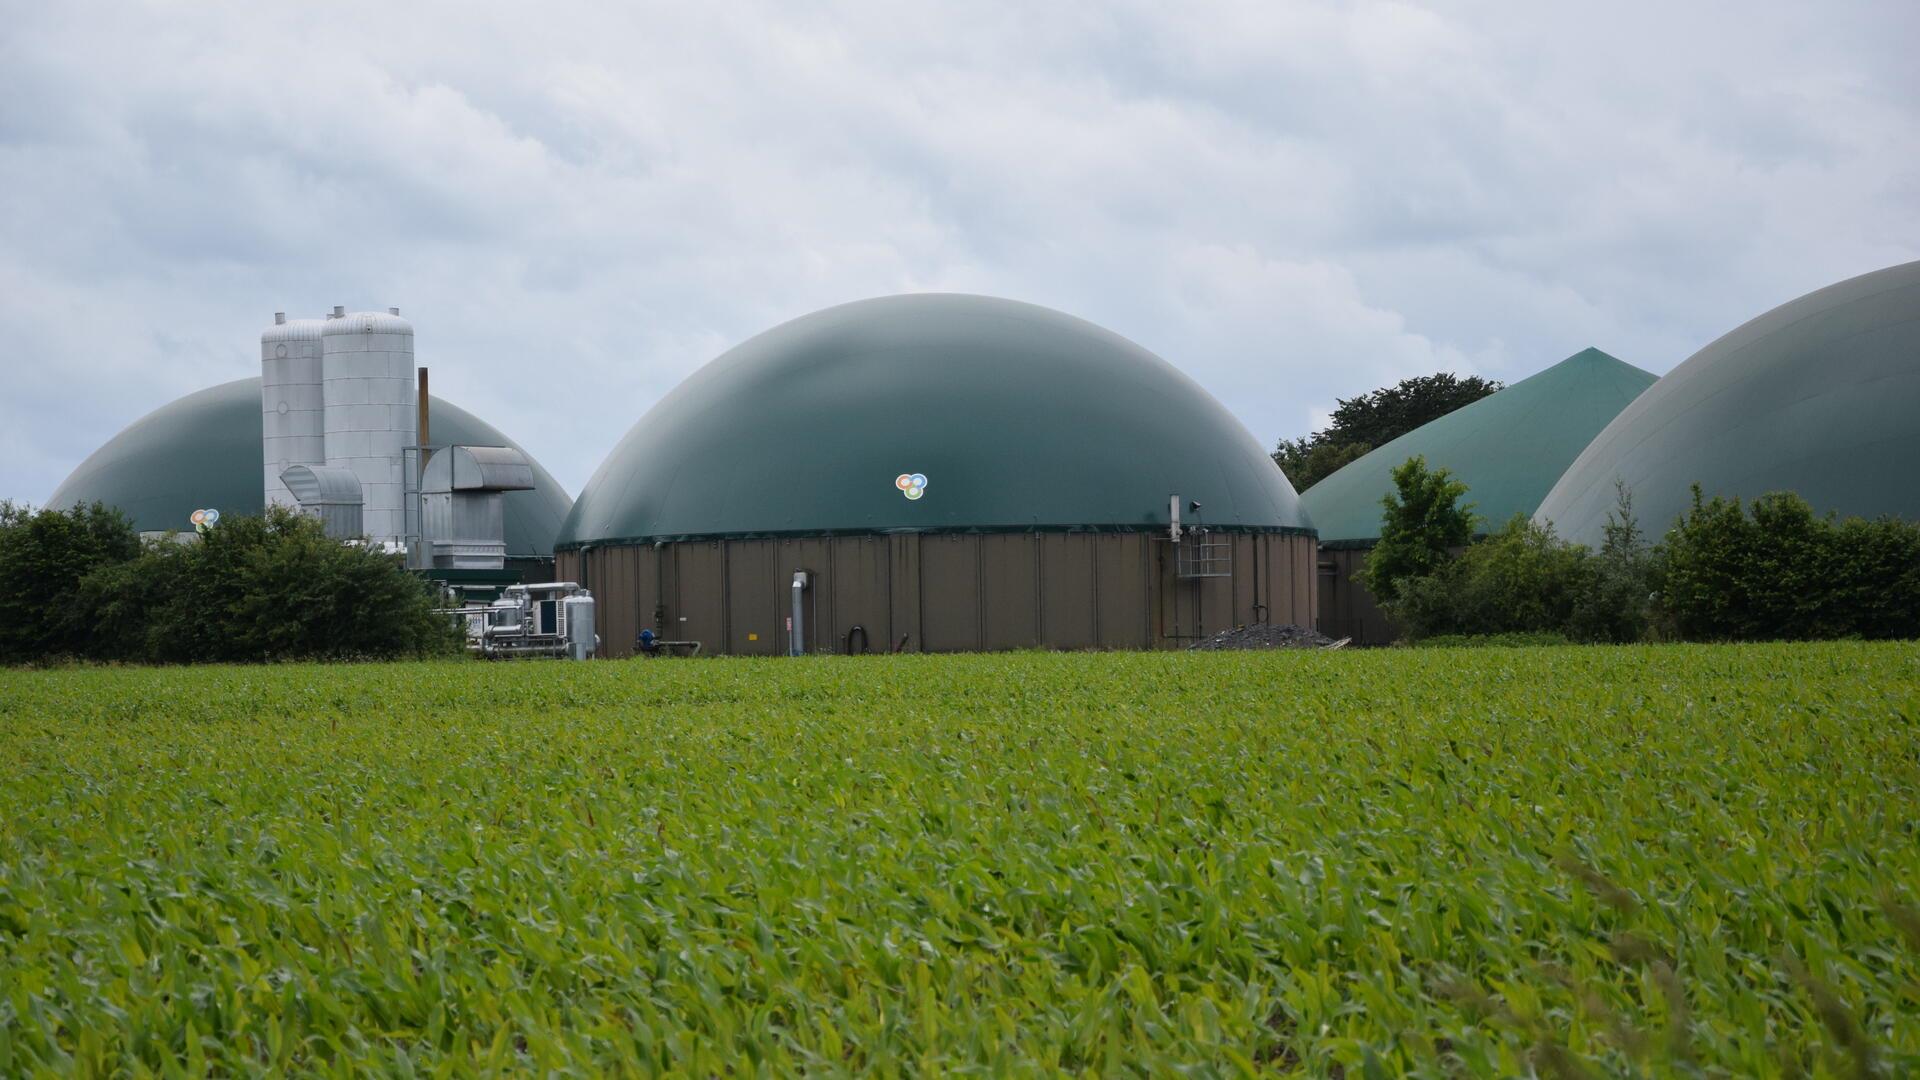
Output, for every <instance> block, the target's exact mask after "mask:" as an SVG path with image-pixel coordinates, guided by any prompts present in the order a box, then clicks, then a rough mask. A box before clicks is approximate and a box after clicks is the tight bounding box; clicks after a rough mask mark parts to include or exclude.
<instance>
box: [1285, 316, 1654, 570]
mask: <svg viewBox="0 0 1920 1080" xmlns="http://www.w3.org/2000/svg"><path fill="white" fill-rule="evenodd" d="M1653 382H1654V376H1653V375H1652V374H1651V373H1649V372H1645V371H1641V370H1640V369H1639V368H1637V367H1634V366H1633V365H1632V364H1628V363H1625V362H1623V361H1620V360H1616V359H1614V358H1613V357H1611V356H1608V355H1607V354H1606V353H1603V352H1601V351H1600V350H1599V349H1583V350H1581V351H1580V352H1577V353H1574V354H1573V355H1572V356H1569V357H1567V358H1566V359H1565V360H1562V361H1560V362H1559V363H1557V364H1555V365H1553V366H1552V367H1550V368H1548V369H1547V370H1545V371H1542V372H1540V373H1539V374H1537V375H1534V376H1531V377H1529V378H1526V379H1522V380H1520V381H1519V382H1517V383H1514V384H1513V385H1512V386H1509V387H1507V388H1506V389H1504V390H1502V391H1500V392H1499V393H1497V394H1491V395H1489V396H1487V397H1484V398H1481V399H1480V400H1479V401H1476V402H1474V403H1473V404H1471V405H1467V406H1464V407H1462V408H1459V409H1456V410H1454V411H1453V412H1450V413H1448V414H1447V415H1445V416H1442V417H1440V418H1439V419H1438V420H1434V421H1432V422H1430V423H1427V424H1424V425H1422V426H1420V427H1418V428H1415V429H1414V430H1412V431H1409V432H1407V433H1406V434H1405V435H1402V436H1400V437H1399V438H1397V439H1395V440H1393V441H1392V442H1390V443H1387V444H1386V445H1385V446H1381V447H1378V448H1376V449H1375V450H1373V451H1372V452H1371V453H1368V454H1367V455H1365V456H1364V457H1361V458H1358V459H1356V460H1354V461H1353V462H1351V463H1349V464H1347V465H1346V466H1345V467H1343V468H1341V469H1340V470H1339V471H1337V472H1335V473H1333V474H1332V475H1331V476H1328V477H1327V478H1326V479H1325V480H1322V481H1320V482H1319V483H1318V484H1315V485H1314V486H1312V487H1310V488H1308V489H1307V490H1306V491H1305V492H1304V493H1302V495H1301V496H1300V501H1301V502H1302V503H1304V504H1306V507H1307V512H1308V513H1309V514H1311V515H1313V521H1314V524H1315V525H1317V526H1319V529H1320V541H1321V542H1322V543H1328V544H1331V543H1351V544H1362V543H1371V542H1372V541H1374V540H1378V539H1379V538H1380V516H1381V514H1382V513H1383V508H1382V507H1381V500H1382V499H1383V498H1385V497H1386V495H1387V493H1388V492H1390V491H1392V490H1393V477H1392V475H1391V473H1392V470H1393V469H1394V468H1396V467H1398V466H1399V465H1401V464H1402V463H1404V462H1405V461H1406V460H1407V459H1408V458H1410V457H1415V456H1422V457H1425V458H1426V459H1427V464H1428V465H1430V466H1443V467H1445V468H1446V469H1447V470H1448V471H1450V472H1452V473H1453V474H1454V476H1455V477H1457V478H1459V479H1460V481H1461V482H1463V483H1465V484H1466V485H1467V496H1466V500H1465V501H1467V502H1470V503H1472V504H1473V511H1474V513H1475V514H1477V515H1479V517H1480V518H1481V527H1482V528H1484V529H1488V530H1491V529H1494V528H1497V527H1498V526H1499V525H1501V524H1502V523H1503V522H1505V521H1506V520H1507V519H1509V518H1511V517H1512V516H1513V515H1515V514H1531V513H1533V511H1534V508H1535V507H1537V506H1539V505H1540V500H1541V499H1543V498H1545V497H1546V494H1547V492H1548V491H1549V490H1550V489H1551V488H1552V487H1553V483H1554V481H1555V480H1557V479H1559V478H1560V473H1561V471H1562V470H1563V469H1565V468H1566V467H1567V465H1568V464H1569V463H1571V462H1572V461H1573V459H1574V458H1575V457H1577V456H1578V455H1579V453H1580V451H1581V449H1582V448H1584V447H1585V446H1586V445H1587V441H1588V440H1590V439H1592V438H1593V436H1594V435H1595V434H1596V433H1598V432H1599V431H1600V429H1601V428H1604V427H1606V425H1607V422H1608V421H1610V420H1612V419H1613V418H1614V417H1615V416H1617V415H1618V414H1619V412H1620V410H1621V409H1623V408H1626V407H1627V405H1628V403H1629V402H1631V401H1633V399H1634V398H1636V397H1638V396H1640V393H1641V392H1642V391H1644V390H1646V388H1647V387H1649V386H1651V385H1653Z"/></svg>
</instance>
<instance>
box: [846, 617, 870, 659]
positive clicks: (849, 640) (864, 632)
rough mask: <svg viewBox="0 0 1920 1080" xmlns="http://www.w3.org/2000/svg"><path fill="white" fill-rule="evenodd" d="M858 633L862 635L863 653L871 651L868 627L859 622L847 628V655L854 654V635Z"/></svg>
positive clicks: (861, 645) (861, 648)
mask: <svg viewBox="0 0 1920 1080" xmlns="http://www.w3.org/2000/svg"><path fill="white" fill-rule="evenodd" d="M856 633H857V634H859V635H860V651H861V652H863V653H864V652H868V651H869V646H868V644H867V628H866V627H864V626H861V625H860V624H859V623H854V624H853V626H852V627H850V628H848V630H847V655H848V656H852V655H853V635H854V634H856Z"/></svg>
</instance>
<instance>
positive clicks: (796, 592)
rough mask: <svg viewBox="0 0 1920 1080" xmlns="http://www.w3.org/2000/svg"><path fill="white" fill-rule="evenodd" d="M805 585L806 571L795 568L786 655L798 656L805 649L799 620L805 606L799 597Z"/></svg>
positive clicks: (802, 624) (801, 625)
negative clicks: (790, 625)
mask: <svg viewBox="0 0 1920 1080" xmlns="http://www.w3.org/2000/svg"><path fill="white" fill-rule="evenodd" d="M806 587H807V572H806V571H805V570H795V571H794V572H793V615H792V616H791V618H792V620H793V626H792V629H791V631H790V632H789V633H788V634H787V655H788V656H799V655H801V654H803V653H805V652H806V651H807V645H806V641H805V638H804V636H803V635H804V634H805V631H804V629H803V626H804V625H805V624H804V623H803V622H802V621H801V619H802V610H803V608H804V607H805V605H804V604H803V603H802V602H801V599H800V593H801V590H803V589H805V588H806Z"/></svg>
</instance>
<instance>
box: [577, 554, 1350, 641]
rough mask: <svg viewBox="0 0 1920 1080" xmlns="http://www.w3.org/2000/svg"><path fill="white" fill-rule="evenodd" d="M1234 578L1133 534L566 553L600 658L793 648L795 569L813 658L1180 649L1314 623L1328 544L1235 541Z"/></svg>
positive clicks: (1232, 557) (802, 613)
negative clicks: (1229, 634) (676, 644)
mask: <svg viewBox="0 0 1920 1080" xmlns="http://www.w3.org/2000/svg"><path fill="white" fill-rule="evenodd" d="M1230 542H1231V545H1232V556H1231V563H1232V566H1231V572H1230V573H1229V574H1228V575H1226V576H1223V577H1212V578H1198V579H1192V578H1181V577H1179V576H1178V573H1177V570H1176V558H1175V555H1174V552H1173V550H1172V545H1170V544H1168V543H1167V542H1166V540H1165V539H1164V538H1163V537H1160V536H1157V535H1154V534H1150V533H1142V532H1133V533H1127V532H1122V533H1060V532H1045V533H924V534H923V533H908V534H889V535H855V536H836V537H804V538H785V539H745V540H705V541H688V542H681V543H668V544H659V545H646V544H642V545H633V544H623V545H610V546H605V547H597V548H588V549H585V550H584V551H582V550H570V551H563V552H560V553H559V555H558V561H557V566H556V568H555V570H556V574H557V576H558V577H560V578H562V579H565V580H572V581H578V582H580V583H581V584H583V585H585V586H586V587H587V588H589V589H592V590H593V593H594V596H595V598H596V599H597V600H598V601H599V613H600V619H601V623H602V626H603V630H602V634H601V636H602V639H603V641H604V643H605V644H604V646H603V651H604V653H605V655H609V656H627V655H631V654H632V652H633V649H634V639H635V638H636V637H637V636H638V635H639V632H640V631H641V629H643V628H648V627H650V628H652V629H653V630H654V632H655V633H656V634H659V635H660V636H661V637H663V638H666V639H669V640H691V641H699V642H700V643H701V647H702V651H703V652H705V653H709V654H714V653H724V654H732V655H780V654H784V653H785V652H786V651H787V648H788V642H789V640H790V638H789V633H790V631H789V626H788V624H789V621H790V612H791V607H792V604H791V598H792V588H791V583H792V580H793V572H794V571H795V570H797V569H800V570H806V571H808V573H809V575H810V577H811V587H810V588H808V589H807V590H806V591H805V592H804V593H803V594H802V596H803V602H802V610H801V618H802V630H803V634H802V641H803V642H804V644H805V647H806V650H807V651H808V652H835V653H840V652H849V651H851V652H862V651H866V652H883V651H888V650H891V649H894V648H896V647H898V648H902V649H904V650H905V651H910V652H923V651H924V652H974V651H995V650H1005V649H1032V648H1045V649H1149V648H1177V647H1182V646H1185V645H1187V644H1190V643H1192V642H1194V641H1197V640H1200V639H1202V638H1205V637H1208V636H1210V635H1212V634H1215V633H1218V632H1219V631H1221V630H1225V629H1230V628H1232V627H1234V626H1238V625H1244V624H1248V623H1255V622H1268V623H1294V624H1299V625H1308V626H1310V625H1313V623H1314V621H1315V617H1316V613H1317V603H1318V580H1317V578H1318V575H1317V573H1316V572H1315V543H1314V539H1313V538H1312V537H1311V536H1308V535H1305V534H1297V533H1279V532H1272V533H1236V534H1231V536H1230Z"/></svg>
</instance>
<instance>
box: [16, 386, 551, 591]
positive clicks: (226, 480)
mask: <svg viewBox="0 0 1920 1080" xmlns="http://www.w3.org/2000/svg"><path fill="white" fill-rule="evenodd" d="M430 408H431V413H430V416H429V422H430V423H431V424H432V433H431V434H432V436H433V440H434V444H435V445H445V444H449V443H461V444H468V445H474V446H513V447H514V448H515V449H519V447H518V446H516V445H515V444H514V442H513V440H511V439H509V438H507V437H506V436H505V435H502V434H501V433H500V432H499V431H498V430H496V429H495V428H494V427H493V426H492V425H491V424H488V423H487V422H486V421H484V420H481V419H480V418H479V417H477V416H474V415H473V414H472V413H470V412H467V411H466V410H465V409H462V408H460V407H459V406H457V405H453V404H450V403H448V402H445V401H442V400H441V399H439V398H437V397H436V398H433V399H432V401H431V405H430ZM261 430H262V425H261V421H260V380H259V379H258V378H257V377H256V378H251V379H236V380H234V381H233V382H229V383H221V384H220V385H218V386H210V387H208V388H207V389H205V390H197V391H195V392H193V393H191V394H188V395H186V396H185V397H182V398H180V399H179V400H177V401H173V402H170V403H168V404H166V405H163V406H161V407H160V408H158V409H155V410H154V411H153V412H151V413H148V414H147V415H146V416H143V417H141V418H140V419H138V420H135V421H134V422H133V423H132V424H129V425H128V426H127V428H126V430H124V431H122V432H120V434H118V435H115V436H114V437H113V438H112V439H109V440H108V441H107V442H106V444H105V445H103V446H101V447H100V449H98V450H96V451H94V452H93V454H92V455H90V456H89V457H88V458H87V459H86V460H85V461H83V462H81V463H80V467H79V468H77V469H75V470H73V475H71V476H69V477H67V478H66V480H65V481H63V482H62V483H61V484H60V486H59V487H58V488H56V489H55V490H54V493H53V495H52V496H50V497H49V498H48V499H47V505H48V506H51V507H56V508H66V507H69V506H78V505H84V504H87V503H92V502H103V503H106V504H107V505H108V506H115V507H118V508H120V510H121V511H122V512H124V513H125V514H126V515H127V516H128V517H130V518H132V519H133V524H134V528H136V529H138V530H140V531H141V532H165V531H167V530H177V531H180V532H188V531H191V530H192V528H193V526H192V524H191V523H190V522H189V521H188V517H189V516H190V515H191V514H192V513H193V512H194V511H195V510H202V509H209V508H211V509H215V510H219V511H220V512H221V513H222V514H258V513H260V512H261V511H262V510H263V509H264V508H265V506H266V493H265V492H264V491H263V490H262V488H261V482H260V481H261V453H262V450H261ZM522 452H523V453H524V451H522ZM528 460H529V461H532V460H533V459H532V458H531V457H529V458H528ZM533 476H534V485H535V486H534V487H533V489H532V490H528V491H509V492H507V493H506V494H505V495H504V496H503V498H504V500H505V501H504V505H503V510H504V512H505V517H506V542H507V555H508V556H509V557H512V558H524V557H531V556H549V555H552V554H553V540H554V534H555V533H557V532H558V531H559V528H560V523H561V522H562V521H563V520H564V519H565V518H566V516H567V510H568V509H569V507H570V506H571V505H572V501H571V500H570V499H568V498H567V493H566V489H564V488H562V487H561V486H560V482H559V481H557V480H555V479H554V478H553V477H552V476H550V475H549V474H548V473H547V471H546V470H545V469H543V468H541V467H540V465H539V463H538V462H534V463H533Z"/></svg>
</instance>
